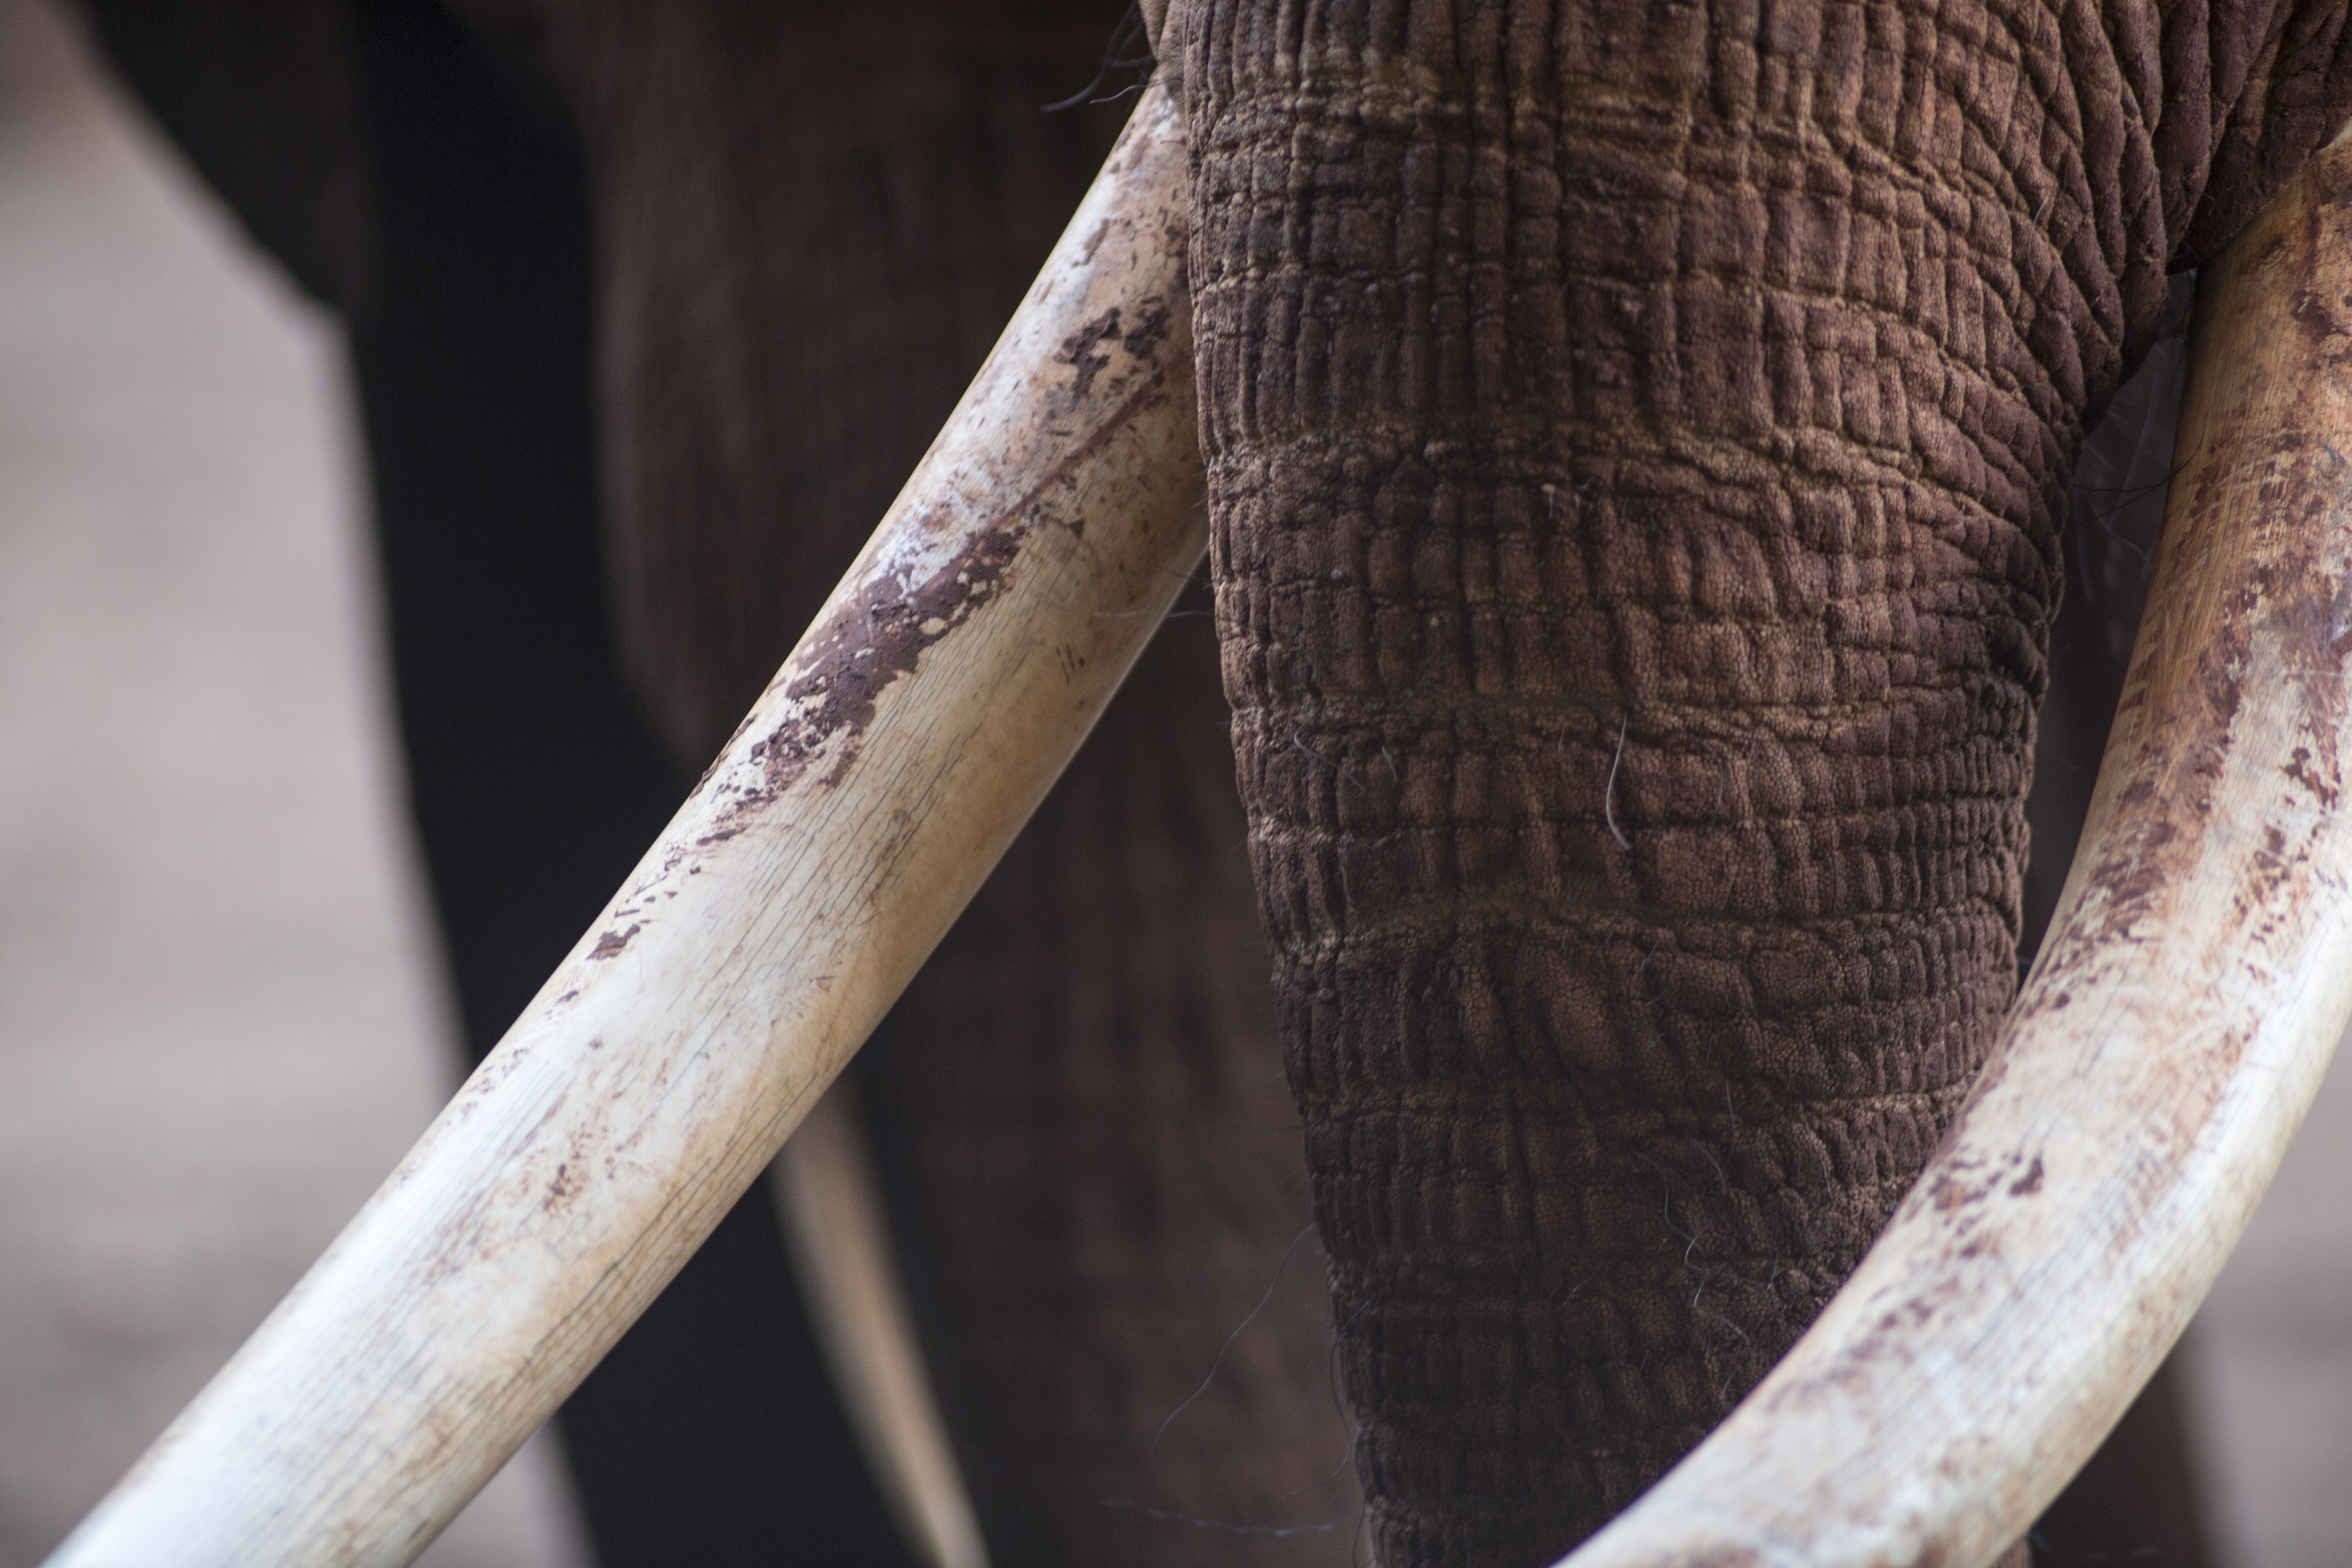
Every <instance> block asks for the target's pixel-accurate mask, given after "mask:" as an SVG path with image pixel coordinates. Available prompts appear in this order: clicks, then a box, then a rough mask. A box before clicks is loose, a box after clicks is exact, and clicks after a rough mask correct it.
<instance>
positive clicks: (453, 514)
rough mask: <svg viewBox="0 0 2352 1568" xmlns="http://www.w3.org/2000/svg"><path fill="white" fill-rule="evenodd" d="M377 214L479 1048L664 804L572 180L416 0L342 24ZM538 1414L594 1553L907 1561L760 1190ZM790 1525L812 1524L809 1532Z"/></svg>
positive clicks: (416, 628) (389, 531) (417, 650)
mask: <svg viewBox="0 0 2352 1568" xmlns="http://www.w3.org/2000/svg"><path fill="white" fill-rule="evenodd" d="M360 42H361V49H362V61H363V65H364V77H363V83H364V101H365V102H366V104H367V106H368V110H369V121H368V122H369V129H370V132H371V141H372V143H373V161H374V164H375V171H376V173H375V190H376V199H377V213H378V218H379V226H378V240H377V245H376V276H375V279H374V288H375V297H374V299H373V301H372V304H371V307H370V309H369V310H367V311H366V313H364V314H363V315H362V316H361V317H360V318H359V319H358V320H357V321H356V322H355V325H354V331H353V332H352V357H353V363H354V366H355V369H356V371H357V374H358V382H359V386H360V392H361V408H362V416H363V418H364V421H365V426H366V430H367V435H368V442H369V455H370V458H371V465H372V470H373V485H374V495H375V501H376V506H375V510H376V522H377V532H378V538H379V542H380V548H381V551H382V556H383V574H384V583H385V590H386V594H387V604H388V609H389V613H388V616H387V620H388V626H389V631H390V634H391V642H392V651H393V666H394V685H395V691H396V696H397V701H398V709H399V716H400V721H401V730H402V734H403V738H404V742H405V754H406V758H407V763H408V774H409V787H410V795H411V800H412V803H413V806H414V810H415V816H416V821H417V826H418V831H419V836H420V840H421V843H422V846H423V848H424V852H425V866H426V868H427V872H428V879H429V883H430V886H431V889H432V892H433V895H434V900H435V904H436V910H438V912H439V914H440V917H441V924H442V929H443V931H444V932H445V933H446V951H447V952H448V955H449V961H450V971H451V975H452V978H453V980H454V981H455V983H456V988H457V995H458V1000H459V1004H460V1009H459V1010H460V1014H461V1017H462V1021H463V1024H464V1027H465V1038H466V1044H467V1047H468V1048H469V1052H470V1054H471V1055H473V1056H475V1057H477V1058H478V1057H479V1056H480V1055H481V1054H482V1053H484V1052H486V1051H488V1049H489V1047H491V1046H492V1045H493V1044H495V1043H496V1042H497V1040H498V1038H499V1036H500V1035H502V1034H503V1033H504V1032H505V1030H506V1027H507V1026H508V1024H509V1022H511V1021H512V1019H513V1017H514V1016H515V1015H516V1014H517V1013H518V1012H519V1011H520V1009H521V1007H522V1006H523V1005H524V1004H525V1003H526V1002H527V1001H528V1000H529V999H530V995H531V994H533V993H534V992H535V991H536V990H537V989H538V988H539V986H540V984H541V982H543V981H544V979H545V978H546V975H547V973H549V971H550V970H551V969H552V968H553V967H554V965H555V963H557V962H558V961H559V960H560V959H561V958H562V955H563V953H564V952H566V951H567V950H568V949H569V948H570V946H571V945H572V942H574V941H576V940H577V939H578V936H579V933H580V931H582V930H583V929H584V928H585V926H586V924H587V922H588V921H591V920H593V918H594V916H595V913H596V911H597V910H599V909H600V908H601V907H602V906H603V902H604V900H605V899H606V898H607V897H609V896H610V894H611V891H612V889H613V888H614V886H616V885H618V883H619V882H620V880H621V879H623V878H624V877H625V875H626V874H627V872H628V869H629V868H630V867H631V866H633V865H634V864H635V860H636V858H637V857H638V856H639V855H640V854H642V853H643V851H644V847H645V845H646V843H647V842H649V841H650V840H651V838H652V837H653V835H654V834H656V833H657V832H658V831H659V830H660V827H661V826H662V825H663V824H664V823H665V822H666V821H667V818H668V816H669V814H670V813H671V811H672V810H673V809H674V808H675V806H676V805H677V801H678V800H679V799H680V798H682V796H683V793H684V788H683V786H684V783H685V780H684V778H683V776H682V774H681V772H680V770H677V768H676V767H675V766H674V764H672V763H670V762H669V761H668V759H667V757H666V756H665V755H664V754H663V752H662V751H661V749H660V747H659V745H658V744H657V742H656V740H655V739H654V736H653V734H652V733H651V731H649V729H648V728H647V726H646V724H645V722H644V721H643V720H642V718H641V717H640V716H639V714H638V712H637V710H636V707H635V703H634V701H633V700H631V699H630V697H629V695H628V693H627V692H626V690H625V687H624V684H623V682H622V679H621V675H620V667H619V660H618V651H617V647H616V644H615V642H614V637H613V633H612V621H611V616H610V614H609V612H608V610H607V608H606V605H605V578H604V564H603V549H602V545H603V541H602V538H601V527H600V525H601V519H602V513H603V510H604V509H603V507H602V504H601V502H600V499H599V496H598V493H597V479H598V473H597V462H596V455H597V449H598V443H597V438H596V435H595V428H594V423H593V402H592V399H591V379H590V349H591V337H590V331H589V329H590V322H591V319H592V317H591V311H592V296H591V292H590V274H589V268H588V264H589V258H590V249H589V244H588V226H587V225H588V216H589V215H588V211H587V207H586V194H587V186H586V179H585V172H584V170H583V167H582V164H581V162H580V156H579V152H578V148H577V145H576V143H575V142H572V140H571V132H570V128H569V127H568V126H567V125H565V124H564V123H563V121H562V117H561V115H560V113H558V112H556V110H557V108H558V100H556V99H555V97H554V95H553V94H552V93H551V92H548V93H546V95H545V98H544V101H543V102H533V101H532V100H529V99H527V98H524V97H522V96H520V95H518V94H516V93H514V92H513V91H512V89H511V85H510V77H509V76H502V75H501V74H500V71H499V68H498V66H499V64H504V65H505V66H506V68H507V69H508V71H509V72H511V71H512V70H513V69H514V65H513V63H512V62H495V63H494V62H493V60H492V59H490V58H488V57H486V55H485V53H484V51H483V50H482V49H481V47H480V46H479V45H478V43H477V42H476V40H475V39H474V38H472V37H470V36H468V35H467V33H466V32H465V30H464V29H462V28H460V27H459V26H457V25H456V24H455V23H453V22H452V21H451V20H449V19H448V18H447V17H446V16H442V15H440V14H439V13H438V12H437V10H436V9H435V8H433V7H430V6H427V5H394V4H385V5H373V6H371V7H369V8H367V9H366V11H365V14H364V15H363V16H362V24H361V28H360ZM557 1422H558V1426H559V1427H560V1429H561V1430H562V1436H563V1447H564V1451H565V1454H566V1456H567V1458H568V1460H569V1463H570V1467H571V1469H572V1475H573V1477H574V1479H575V1481H576V1482H577V1488H576V1489H577V1491H578V1495H579V1497H580V1500H581V1503H582V1507H583V1515H584V1517H585V1521H586V1523H587V1525H588V1532H589V1536H590V1539H591V1541H592V1542H593V1545H594V1548H595V1550H596V1552H597V1555H598V1557H599V1558H600V1560H601V1561H602V1562H603V1563H605V1564H606V1568H625V1565H628V1564H656V1563H677V1562H681V1561H703V1562H730V1561H734V1562H742V1561H758V1560H761V1559H763V1558H766V1557H769V1556H772V1554H773V1553H774V1552H775V1551H776V1543H777V1542H780V1541H782V1540H785V1539H800V1540H803V1541H811V1542H816V1543H817V1544H815V1545H814V1547H813V1550H815V1551H816V1552H818V1553H819V1554H820V1555H823V1556H825V1557H828V1558H831V1559H833V1560H837V1561H844V1562H858V1563H901V1562H907V1561H909V1559H908V1554H907V1552H906V1549H905V1548H904V1546H903V1545H902V1544H901V1543H900V1542H899V1541H898V1536H897V1533H896V1531H895V1528H894V1526H893V1524H892V1523H891V1521H890V1519H889V1517H888V1515H887V1512H886V1511H885V1510H884V1509H883V1507H882V1504H881V1501H880V1499H879V1497H878V1495H877V1491H876V1489H875V1487H874V1486H873V1484H872V1483H871V1481H870V1480H869V1479H867V1477H866V1474H865V1471H864V1468H863V1467H862V1466H861V1465H860V1463H859V1461H858V1458H857V1450H856V1446H855V1445H854V1444H853V1443H852V1442H851V1441H850V1440H849V1437H848V1429H847V1426H846V1424H845V1416H844V1415H843V1414H842V1412H841V1410H840V1406H839V1404H838V1402H837V1400H836V1399H835V1395H834V1393H833V1390H832V1387H831V1385H830V1383H829V1381H828V1379H827V1377H826V1373H825V1370H824V1363H823V1360H822V1358H821V1356H820V1355H819V1353H818V1352H817V1350H816V1347H815V1342H814V1337H813V1335H812V1333H811V1331H810V1330H809V1328H808V1326H807V1324H806V1322H805V1320H804V1318H803V1313H802V1310H801V1308H800V1305H799V1303H798V1301H797V1300H796V1298H795V1296H794V1293H793V1285H792V1281H791V1279H790V1277H789V1273H788V1271H787V1269H786V1267H785V1263H784V1259H783V1256H782V1247H781V1245H780V1242H779V1239H778V1235H777V1230H776V1222H775V1217H774V1215H773V1212H772V1206H771V1204H770V1201H769V1197H768V1193H767V1189H766V1188H765V1186H764V1185H761V1186H754V1187H753V1188H752V1189H751V1193H750V1194H747V1196H746V1197H745V1199H744V1200H743V1201H742V1202H741V1203H740V1204H739V1205H737V1208H736V1211H735V1212H734V1213H733V1214H732V1215H730V1216H729V1218H728V1219H727V1220H726V1221H724V1222H723V1223H722V1224H721V1225H720V1226H719V1230H718V1232H717V1233H716V1234H715V1235H714V1236H713V1237H712V1238H711V1240H710V1242H709V1243H708V1244H707V1245H706V1246H705V1247H704V1248H703V1249H702V1251H701V1252H700V1253H699V1254H698V1255H697V1257H696V1258H695V1259H694V1260H693V1261H692V1262H691V1263H689V1264H688V1266H687V1268H686V1269H685V1270H684V1271H683V1272H682V1273H681V1274H680V1275H679V1276H678V1278H677V1279H676V1280H675V1281H674V1282H673V1283H672V1284H671V1285H670V1287H669V1289H667V1290H666V1291H665V1292H664V1293H663V1295H662V1297H661V1299H660V1300H658V1301H657V1302H656V1304H655V1306H654V1307H653V1308H652V1310H650V1311H648V1312H647V1313H646V1317H645V1318H644V1319H643V1320H641V1321H639V1323H638V1324H637V1325H636V1326H635V1328H634V1329H632V1330H631V1331H630V1332H629V1334H628V1335H627V1336H626V1337H625V1338H624V1339H623V1340H622V1342H621V1343H620V1344H619V1345H618V1346H617V1347H616V1348H615V1349H614V1352H613V1353H612V1355H611V1356H609V1357H608V1358H607V1359H606V1360H605V1362H604V1364H603V1365H602V1366H601V1367H599V1368H598V1370H597V1371H596V1372H595V1373H593V1374H592V1375H591V1376H590V1377H589V1378H588V1380H587V1382H586V1383H585V1384H583V1385H582V1387H581V1388H580V1389H579V1391H578V1392H577V1393H575V1394H573V1395H572V1398H571V1400H569V1401H568V1402H567V1403H566V1405H564V1408H563V1410H562V1413H561V1414H560V1415H559V1416H558V1417H557ZM811 1531H818V1532H820V1533H819V1534H817V1535H815V1536H812V1535H811V1534H810V1533H809V1532H811Z"/></svg>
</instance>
